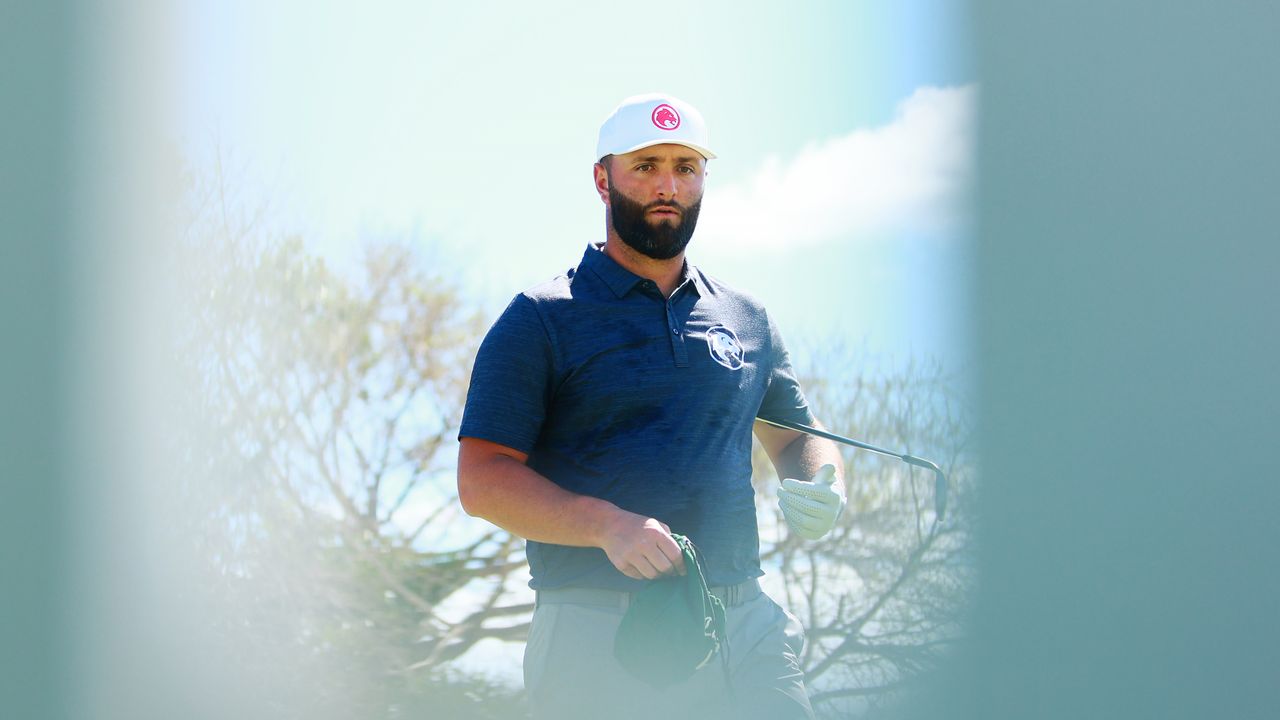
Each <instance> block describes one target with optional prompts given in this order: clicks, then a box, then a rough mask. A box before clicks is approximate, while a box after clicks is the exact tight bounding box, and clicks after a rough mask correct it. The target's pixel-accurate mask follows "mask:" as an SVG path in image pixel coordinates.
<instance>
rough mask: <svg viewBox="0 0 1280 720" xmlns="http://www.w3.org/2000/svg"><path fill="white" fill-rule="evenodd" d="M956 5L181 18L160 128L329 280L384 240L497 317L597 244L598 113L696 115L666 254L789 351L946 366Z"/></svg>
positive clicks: (960, 286) (300, 12)
mask: <svg viewBox="0 0 1280 720" xmlns="http://www.w3.org/2000/svg"><path fill="white" fill-rule="evenodd" d="M962 7H963V4H958V3H953V2H941V1H932V0H930V1H915V2H892V3H889V2H805V3H796V2H790V3H750V4H747V3H730V2H703V3H683V4H679V5H675V4H672V5H664V6H653V7H645V6H641V5H637V4H634V3H630V4H625V5H624V4H602V3H587V2H542V3H515V2H473V3H422V2H398V3H397V2H388V3H347V4H341V5H339V4H337V3H332V4H330V3H313V2H306V3H304V2H292V1H287V2H273V3H259V2H243V1H238V0H237V1H231V2H220V3H195V2H192V3H190V4H189V5H187V6H186V7H185V9H184V13H183V14H182V16H181V33H180V37H179V41H178V43H177V47H178V48H179V65H178V68H177V76H178V80H179V82H178V86H179V88H180V105H179V110H180V118H181V124H180V134H181V137H180V138H179V139H178V142H179V144H180V147H181V148H182V151H183V154H184V155H185V156H186V157H187V159H188V162H189V163H190V164H191V165H192V167H193V168H194V169H195V170H196V171H197V172H200V171H204V170H207V169H208V168H211V167H213V162H214V159H215V158H216V157H219V156H221V158H222V161H223V165H224V167H225V168H227V170H226V172H227V173H228V174H229V175H230V176H231V177H230V178H229V179H230V180H231V181H232V182H235V183H237V184H238V186H239V187H240V188H241V194H240V196H241V199H242V200H243V201H244V202H246V203H247V204H250V205H263V206H266V207H267V208H268V211H269V213H268V216H269V217H270V218H271V220H272V222H273V223H274V225H275V226H276V228H277V229H279V230H280V231H288V232H296V233H298V234H301V235H302V236H303V237H304V238H305V239H306V241H307V243H308V245H309V247H311V248H312V249H313V250H314V251H315V252H317V253H320V254H323V255H324V256H325V257H326V258H328V259H329V261H330V262H331V263H332V264H333V265H335V266H336V267H338V268H350V267H351V266H352V265H353V264H354V262H355V261H356V259H357V258H358V257H359V255H360V247H361V245H362V243H363V242H366V241H368V240H370V239H407V240H409V241H411V242H413V243H414V244H415V245H418V246H419V247H420V248H421V249H422V250H423V253H424V255H425V256H426V257H429V258H435V259H436V261H437V262H439V263H441V265H442V267H446V268H448V269H450V270H451V271H452V272H456V273H458V275H459V277H460V279H461V281H462V282H463V283H464V286H465V288H466V289H467V292H468V293H469V295H470V296H471V299H472V300H473V301H474V302H476V303H479V304H480V305H481V306H483V307H484V308H486V309H487V311H489V312H490V313H496V312H497V311H498V310H500V309H501V307H502V306H503V305H504V304H505V303H506V301H507V300H509V299H510V297H511V296H512V295H513V294H514V293H516V292H518V291H519V290H520V289H522V288H524V287H526V286H528V285H531V284H533V283H536V282H538V281H540V280H542V279H545V278H547V277H550V276H552V275H554V274H556V273H559V272H562V271H564V270H565V269H566V268H568V267H570V266H572V265H574V264H576V262H577V260H578V259H579V257H580V256H581V253H582V249H583V248H584V247H585V245H586V244H587V243H588V242H591V241H596V240H599V239H602V238H603V233H604V227H603V209H602V206H601V205H600V202H599V199H598V198H597V197H596V195H595V193H594V191H593V190H592V187H591V163H592V162H593V160H594V157H592V156H593V150H594V145H595V134H596V130H597V128H598V127H599V124H600V122H601V121H602V120H603V119H604V117H605V116H606V115H607V114H608V113H609V111H610V110H611V109H612V108H613V107H614V106H615V105H616V104H617V103H618V101H619V100H621V99H622V98H623V97H625V96H627V95H631V94H635V93H640V92H649V91H664V92H669V93H672V94H674V95H676V96H678V97H681V98H683V99H684V100H686V101H688V102H691V103H692V104H694V105H695V106H697V107H698V108H699V109H700V110H701V112H702V114H703V115H704V116H705V117H706V119H707V122H708V125H709V128H710V133H711V142H712V148H713V149H714V150H715V151H716V153H717V154H718V155H719V157H718V159H716V160H715V161H713V162H712V163H711V164H710V167H709V173H710V174H709V177H708V183H707V191H706V192H707V194H706V199H705V201H704V205H703V212H702V220H701V223H700V225H699V230H698V232H697V233H696V234H695V236H694V240H693V243H692V244H691V245H690V249H689V258H690V260H691V261H692V262H694V263H696V264H699V265H701V266H702V267H703V268H704V269H705V270H707V271H708V272H710V273H711V274H713V275H717V276H719V277H721V278H723V279H725V280H728V281H730V282H733V283H735V284H737V285H739V286H740V287H742V288H743V289H745V290H747V291H749V292H751V293H753V294H755V295H757V296H758V297H760V298H761V299H763V300H764V301H765V303H766V304H767V305H768V306H769V307H770V311H771V312H772V313H773V314H774V315H775V316H776V317H777V319H778V322H779V324H780V325H781V327H782V330H783V333H784V336H786V337H787V338H788V339H790V340H792V344H793V345H795V346H797V349H800V351H801V352H803V349H802V348H803V347H804V346H806V345H810V344H816V345H821V344H822V343H824V342H827V341H832V340H837V339H839V340H840V341H842V342H845V343H848V344H853V345H857V346H861V347H864V348H865V350H866V351H867V353H868V354H869V355H870V356H873V357H887V358H892V359H898V360H904V359H906V358H907V357H909V356H912V355H914V356H934V357H939V358H941V359H943V360H944V361H946V362H947V363H948V364H949V365H956V364H959V363H962V362H964V358H965V356H966V353H967V351H966V348H965V344H966V341H967V338H968V336H969V332H968V327H967V321H968V313H967V311H966V310H965V306H964V300H965V297H966V295H967V292H966V290H965V283H966V282H967V279H966V277H967V276H966V269H967V262H968V261H967V257H968V255H967V249H966V245H967V243H968V242H969V241H970V238H969V236H968V222H967V217H968V203H967V199H966V191H967V189H968V185H969V183H968V177H969V172H970V168H971V161H970V157H971V137H972V132H971V126H972V116H973V110H972V108H973V105H974V104H975V97H976V92H977V89H976V87H975V86H974V85H973V84H972V83H973V76H974V71H973V68H972V65H971V62H970V60H969V54H968V49H967V38H968V35H967V31H966V27H965V24H964V21H965V18H964V16H963V15H962V14H961V12H960V8H962Z"/></svg>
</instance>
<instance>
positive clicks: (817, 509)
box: [778, 464, 845, 540]
mask: <svg viewBox="0 0 1280 720" xmlns="http://www.w3.org/2000/svg"><path fill="white" fill-rule="evenodd" d="M835 479H836V468H835V466H834V465H830V464H828V465H823V466H822V467H821V468H819V469H818V474H817V475H814V476H813V480H812V481H809V480H796V479H795V478H786V479H784V480H783V481H782V487H780V488H778V507H780V508H782V517H784V518H786V520H787V525H790V526H791V531H792V532H794V533H796V534H797V535H799V536H800V537H802V538H804V539H805V540H817V539H818V538H820V537H822V536H823V535H826V534H827V533H828V532H830V531H831V528H833V527H835V525H836V520H838V519H839V518H840V513H841V512H842V511H843V510H844V504H845V498H844V496H843V495H841V494H840V493H838V492H836V490H835V488H833V487H832V486H831V484H832V483H833V482H835Z"/></svg>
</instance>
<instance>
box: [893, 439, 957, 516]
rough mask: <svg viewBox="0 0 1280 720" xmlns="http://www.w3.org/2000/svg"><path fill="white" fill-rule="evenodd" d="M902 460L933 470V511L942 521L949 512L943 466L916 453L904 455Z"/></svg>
mask: <svg viewBox="0 0 1280 720" xmlns="http://www.w3.org/2000/svg"><path fill="white" fill-rule="evenodd" d="M902 461H903V462H905V463H907V464H908V465H915V466H916V467H922V468H925V469H926V470H932V471H933V512H934V514H935V515H936V516H937V517H938V522H942V518H943V517H944V516H945V515H946V513H947V476H946V475H945V474H943V472H942V468H940V467H938V466H937V464H936V463H933V462H931V461H929V460H925V459H924V458H918V457H916V456H915V455H903V456H902Z"/></svg>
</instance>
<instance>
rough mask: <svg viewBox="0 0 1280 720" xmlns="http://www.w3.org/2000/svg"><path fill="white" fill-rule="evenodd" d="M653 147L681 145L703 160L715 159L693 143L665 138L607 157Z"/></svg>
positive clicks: (708, 151)
mask: <svg viewBox="0 0 1280 720" xmlns="http://www.w3.org/2000/svg"><path fill="white" fill-rule="evenodd" d="M654 145H683V146H685V147H687V148H689V149H690V150H693V151H695V152H697V153H698V154H699V155H701V156H702V157H704V158H706V159H708V160H715V159H716V154H715V153H713V152H711V151H710V150H708V149H706V148H705V147H702V146H701V145H697V144H694V143H691V142H685V141H683V140H672V139H667V138H660V139H657V140H650V141H648V142H642V143H640V144H639V145H635V146H632V147H629V148H627V149H625V150H619V151H617V152H611V153H609V155H626V154H627V153H633V152H635V151H637V150H643V149H645V148H647V147H653V146H654ZM604 157H605V156H603V155H602V156H600V158H599V159H601V160H603V159H604Z"/></svg>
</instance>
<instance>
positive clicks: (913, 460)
mask: <svg viewBox="0 0 1280 720" xmlns="http://www.w3.org/2000/svg"><path fill="white" fill-rule="evenodd" d="M756 419H757V420H759V421H760V422H763V423H768V424H769V425H773V426H775V427H780V428H786V429H787V430H795V431H797V432H802V433H805V434H806V435H813V436H814V437H820V438H825V439H827V440H831V441H834V442H838V443H844V444H845V445H849V446H851V447H856V448H860V449H862V450H869V451H871V452H873V453H879V454H881V455H888V456H889V457H895V458H898V459H899V460H901V461H903V462H905V463H907V464H908V465H915V466H916V467H922V468H925V469H926V470H932V471H933V510H934V514H935V515H936V516H937V521H938V522H942V517H943V515H944V514H945V513H946V511H947V476H946V475H944V474H943V472H942V468H940V467H938V465H937V464H936V463H934V462H932V461H929V460H925V459H924V458H918V457H916V456H915V455H907V454H904V453H896V452H893V451H892V450H885V449H884V448H879V447H876V446H875V445H869V444H867V443H864V442H860V441H858V440H854V439H852V438H847V437H844V436H842V435H836V434H835V433H830V432H827V431H826V430H819V429H818V428H815V427H809V426H808V425H801V424H800V423H793V422H789V421H786V420H771V419H769V418H766V417H756Z"/></svg>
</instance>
